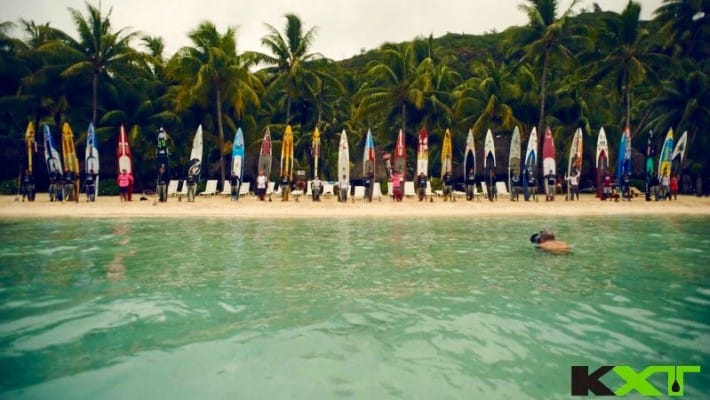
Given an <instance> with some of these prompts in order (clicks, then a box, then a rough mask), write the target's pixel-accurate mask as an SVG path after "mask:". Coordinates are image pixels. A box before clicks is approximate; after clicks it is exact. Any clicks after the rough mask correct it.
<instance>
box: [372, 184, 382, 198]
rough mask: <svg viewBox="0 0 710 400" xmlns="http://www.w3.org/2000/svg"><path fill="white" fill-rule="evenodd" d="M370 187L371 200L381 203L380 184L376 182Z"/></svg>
mask: <svg viewBox="0 0 710 400" xmlns="http://www.w3.org/2000/svg"><path fill="white" fill-rule="evenodd" d="M373 185H374V186H373V187H372V200H375V199H377V200H379V201H382V188H380V184H379V183H378V182H374V183H373Z"/></svg>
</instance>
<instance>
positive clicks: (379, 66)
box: [356, 43, 433, 132]
mask: <svg viewBox="0 0 710 400" xmlns="http://www.w3.org/2000/svg"><path fill="white" fill-rule="evenodd" d="M415 50H416V48H415V45H414V43H405V44H401V45H393V44H386V45H384V46H383V47H382V48H381V49H380V51H379V53H380V57H379V59H378V60H376V61H374V62H372V63H371V64H370V65H369V66H368V69H367V72H366V74H365V75H366V79H368V80H369V81H371V82H372V83H371V84H370V85H368V86H365V87H364V88H363V89H362V90H361V91H360V93H359V96H358V97H359V107H358V110H357V114H356V117H357V118H358V119H359V118H367V117H371V116H373V115H378V116H379V115H381V114H383V113H384V114H385V117H387V118H388V119H389V118H393V117H395V116H396V115H399V120H400V128H401V129H402V131H403V132H407V109H408V108H409V109H411V110H421V109H422V108H423V107H424V103H425V97H426V93H427V91H429V90H430V89H431V80H430V78H431V74H430V71H431V68H432V64H433V61H432V60H431V58H429V57H426V58H425V59H423V60H422V59H419V58H418V57H417V56H416V51H415Z"/></svg>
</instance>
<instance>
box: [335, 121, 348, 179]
mask: <svg viewBox="0 0 710 400" xmlns="http://www.w3.org/2000/svg"><path fill="white" fill-rule="evenodd" d="M343 176H344V177H345V179H347V180H348V181H349V180H350V148H349V147H348V135H347V134H346V133H345V129H343V132H342V133H341V134H340V145H339V146H338V180H341V179H343Z"/></svg>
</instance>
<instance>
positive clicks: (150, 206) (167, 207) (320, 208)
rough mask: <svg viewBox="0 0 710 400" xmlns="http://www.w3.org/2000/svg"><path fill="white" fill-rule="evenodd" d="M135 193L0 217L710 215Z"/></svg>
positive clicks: (2, 210) (646, 206) (677, 208)
mask: <svg viewBox="0 0 710 400" xmlns="http://www.w3.org/2000/svg"><path fill="white" fill-rule="evenodd" d="M140 197H141V195H140V194H134V196H133V201H132V202H130V203H121V201H120V199H119V197H118V196H101V197H98V199H97V201H96V202H95V203H87V202H86V198H85V196H81V201H80V202H79V203H75V202H65V203H51V202H49V196H48V195H47V193H38V194H37V197H36V201H35V202H32V203H30V202H22V201H16V200H15V199H16V196H0V218H5V219H7V218H40V217H43V218H44V217H75V218H85V217H107V218H117V217H119V218H126V217H127V218H130V217H228V218H262V217H265V218H340V217H349V218H361V217H371V218H392V217H414V218H415V217H480V216H500V217H517V216H557V215H559V216H594V215H703V216H708V215H710V198H709V197H702V198H700V197H695V196H679V197H678V200H677V201H661V202H655V201H652V202H647V201H645V200H644V198H643V197H636V198H634V199H633V200H632V201H631V202H625V201H619V202H610V201H600V200H599V199H597V198H596V197H594V195H592V194H584V195H582V196H581V200H580V201H565V200H564V195H562V196H558V197H557V198H556V200H555V201H554V202H545V201H544V197H543V198H542V199H540V201H538V202H525V201H520V202H512V201H510V200H508V198H506V197H501V198H499V199H498V200H497V201H495V202H490V201H488V200H486V199H482V200H480V201H471V202H469V201H466V200H465V199H458V200H457V201H456V202H444V201H443V200H442V199H441V198H437V197H435V198H434V201H433V202H429V201H426V202H421V203H420V202H419V201H417V200H416V199H414V198H406V199H404V201H403V202H401V203H394V202H393V201H392V200H390V198H389V197H387V196H385V197H384V198H383V199H382V201H377V200H375V201H374V202H373V203H363V202H362V201H357V202H354V203H353V202H352V201H350V200H349V201H348V202H347V203H338V202H337V201H336V200H335V199H334V198H332V197H331V198H324V199H323V201H321V202H319V203H314V202H312V201H311V199H310V198H303V197H301V199H300V200H299V201H298V202H296V201H294V200H293V198H291V200H290V201H288V202H282V201H281V199H277V198H274V199H273V201H272V202H268V201H267V202H261V201H258V200H257V199H256V198H255V197H254V196H247V197H242V198H241V199H240V200H239V201H238V202H232V201H230V199H229V197H221V196H217V197H212V196H210V197H204V196H198V197H197V199H196V201H195V203H188V202H187V201H186V199H185V198H183V199H182V201H178V198H176V197H171V198H170V199H168V202H166V203H158V204H156V205H154V200H155V197H154V196H149V197H148V199H149V200H147V201H139V200H138V199H139V198H140Z"/></svg>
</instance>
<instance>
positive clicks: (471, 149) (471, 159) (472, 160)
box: [463, 129, 476, 180]
mask: <svg viewBox="0 0 710 400" xmlns="http://www.w3.org/2000/svg"><path fill="white" fill-rule="evenodd" d="M470 169H473V174H474V175H475V174H476V144H475V142H474V141H473V132H472V131H471V130H470V129H469V130H468V136H466V147H465V148H464V153H463V176H464V180H465V179H466V177H467V176H468V170H470Z"/></svg>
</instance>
